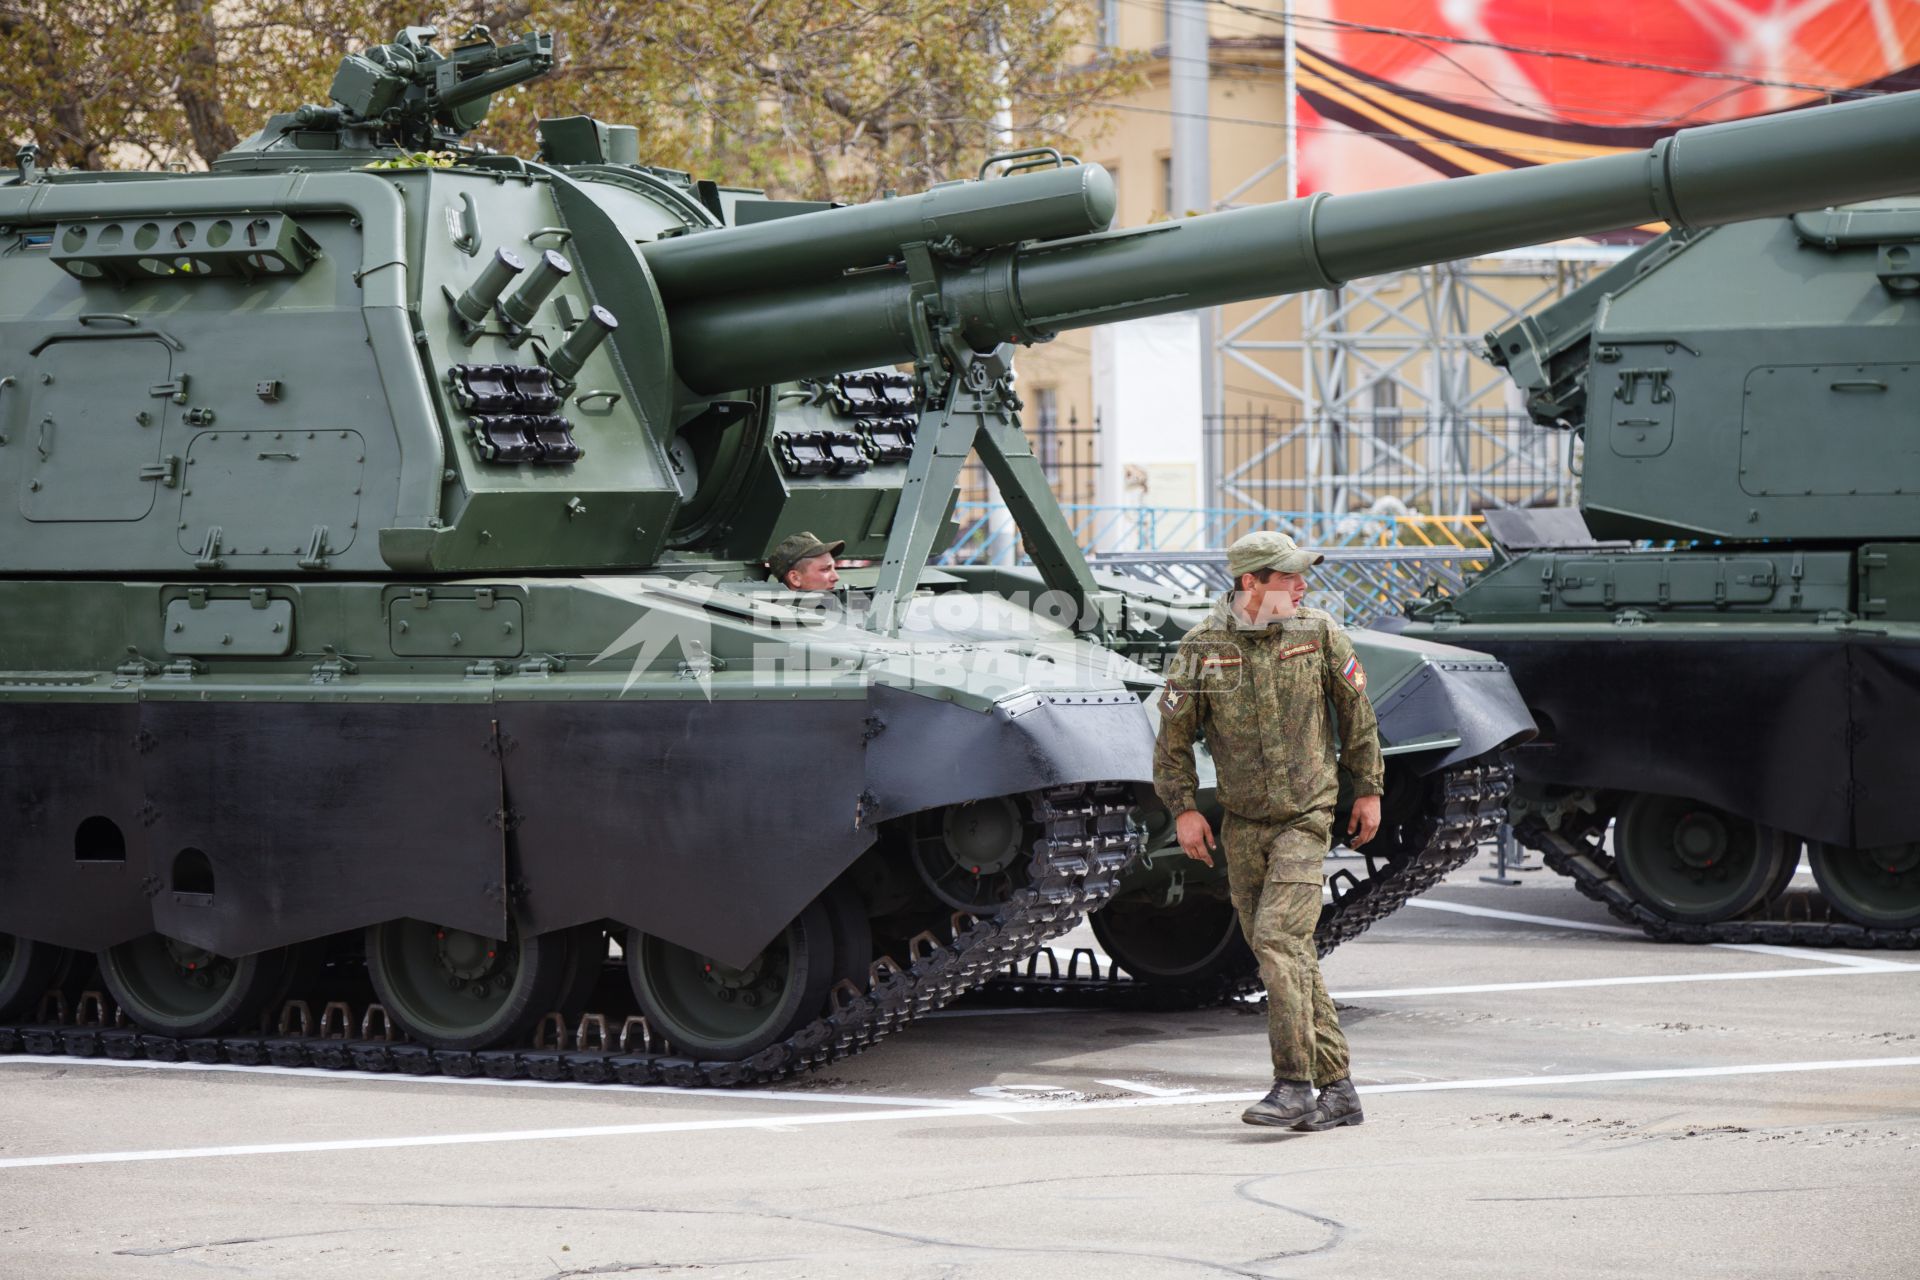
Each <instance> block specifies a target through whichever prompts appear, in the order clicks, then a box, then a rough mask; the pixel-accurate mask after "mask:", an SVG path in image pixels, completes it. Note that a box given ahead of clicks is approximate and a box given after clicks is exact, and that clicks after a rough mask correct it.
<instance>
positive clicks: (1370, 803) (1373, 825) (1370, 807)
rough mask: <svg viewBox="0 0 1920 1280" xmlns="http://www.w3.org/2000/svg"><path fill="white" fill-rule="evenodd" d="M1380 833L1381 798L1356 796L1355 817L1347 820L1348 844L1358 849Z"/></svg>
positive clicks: (1354, 804)
mask: <svg viewBox="0 0 1920 1280" xmlns="http://www.w3.org/2000/svg"><path fill="white" fill-rule="evenodd" d="M1379 831H1380V797H1379V796H1355V797H1354V799H1353V816H1351V817H1349V818H1348V819H1347V844H1348V846H1349V847H1351V848H1354V849H1358V848H1359V847H1360V846H1361V845H1363V844H1365V843H1366V842H1367V841H1369V840H1371V839H1373V837H1374V836H1375V835H1377V834H1379Z"/></svg>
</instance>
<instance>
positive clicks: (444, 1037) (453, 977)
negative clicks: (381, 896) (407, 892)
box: [367, 920, 574, 1049]
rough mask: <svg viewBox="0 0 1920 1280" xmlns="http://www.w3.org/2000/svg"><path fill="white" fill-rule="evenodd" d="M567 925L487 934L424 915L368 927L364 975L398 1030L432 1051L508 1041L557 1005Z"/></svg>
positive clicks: (568, 941)
mask: <svg viewBox="0 0 1920 1280" xmlns="http://www.w3.org/2000/svg"><path fill="white" fill-rule="evenodd" d="M573 951H574V934H573V931H571V930H565V929H562V930H556V931H554V932H553V933H546V934H541V935H540V936H538V937H532V938H526V937H521V936H520V933H519V930H518V929H515V928H512V927H509V928H508V930H507V936H506V937H505V938H489V937H487V936H485V935H484V934H478V933H469V932H467V931H466V930H464V929H450V928H447V927H445V926H442V925H435V924H429V923H427V922H426V921H424V920H389V921H387V922H386V923H385V924H376V925H373V926H372V927H370V928H369V929H368V930H367V976H368V977H370V978H372V979H373V989H374V991H375V992H376V993H378V995H379V997H380V1003H381V1004H382V1005H384V1006H386V1010H387V1013H388V1014H389V1015H391V1016H392V1018H393V1020H394V1022H395V1023H397V1024H398V1025H399V1026H400V1028H401V1029H402V1030H404V1031H405V1032H406V1033H407V1034H408V1035H410V1036H412V1037H413V1038H414V1039H415V1040H418V1041H420V1042H422V1043H423V1044H430V1045H432V1046H434V1047H435V1048H437V1049H485V1048H488V1047H490V1046H494V1045H506V1044H512V1043H515V1042H517V1041H519V1040H520V1039H522V1038H523V1037H524V1036H526V1034H527V1033H528V1032H529V1031H531V1030H533V1026H534V1024H535V1023H537V1022H538V1021H539V1020H540V1019H541V1017H542V1016H544V1015H545V1014H547V1013H549V1012H551V1011H552V1010H553V1009H554V1008H556V1007H557V1005H558V1001H559V998H560V988H561V984H562V983H563V982H564V981H565V980H566V978H567V976H568V970H569V966H570V964H571V961H572V956H573Z"/></svg>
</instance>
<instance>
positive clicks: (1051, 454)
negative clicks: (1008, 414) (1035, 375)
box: [1033, 387, 1060, 480]
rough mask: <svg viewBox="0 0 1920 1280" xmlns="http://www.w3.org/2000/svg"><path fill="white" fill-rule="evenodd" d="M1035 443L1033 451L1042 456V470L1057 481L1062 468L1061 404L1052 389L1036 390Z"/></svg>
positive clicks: (1034, 400)
mask: <svg viewBox="0 0 1920 1280" xmlns="http://www.w3.org/2000/svg"><path fill="white" fill-rule="evenodd" d="M1033 443H1034V450H1033V451H1034V452H1035V453H1036V454H1038V455H1039V456H1040V470H1041V471H1043V472H1045V473H1046V476H1047V479H1049V480H1053V479H1056V478H1057V472H1058V471H1059V468H1060V402H1059V399H1058V397H1057V396H1056V394H1055V392H1054V389H1053V388H1052V387H1036V388H1034V392H1033Z"/></svg>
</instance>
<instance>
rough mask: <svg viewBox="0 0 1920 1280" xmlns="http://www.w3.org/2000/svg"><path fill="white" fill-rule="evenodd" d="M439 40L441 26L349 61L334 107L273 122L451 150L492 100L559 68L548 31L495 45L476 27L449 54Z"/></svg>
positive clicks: (374, 141) (405, 34)
mask: <svg viewBox="0 0 1920 1280" xmlns="http://www.w3.org/2000/svg"><path fill="white" fill-rule="evenodd" d="M439 34H440V32H439V29H438V28H436V27H408V28H406V29H405V30H404V31H402V32H401V33H400V35H399V37H398V38H396V39H395V40H394V41H393V43H391V44H383V45H376V46H375V47H373V48H371V49H368V50H366V51H365V52H363V53H353V54H348V55H347V56H346V57H345V58H343V59H342V60H341V62H340V69H339V70H338V71H337V72H335V73H334V77H333V85H332V86H331V87H330V88H329V89H328V90H327V97H328V98H329V99H330V100H331V101H332V102H333V104H334V105H332V106H325V107H322V106H306V107H302V108H300V109H299V110H298V111H295V112H293V113H292V115H291V116H284V117H283V116H276V117H275V121H276V122H278V121H280V120H285V121H286V122H287V123H286V125H285V126H284V128H285V129H303V130H307V129H310V130H339V131H341V132H343V133H357V134H360V135H362V137H361V139H359V140H358V145H359V146H368V145H372V146H397V147H403V148H406V149H408V150H414V151H426V150H439V149H445V148H449V147H454V146H458V145H459V142H460V139H461V138H463V137H464V136H466V134H467V133H469V132H470V131H472V130H473V129H474V128H475V127H477V126H478V125H479V124H480V122H481V121H482V120H485V119H486V118H487V110H488V108H489V107H491V106H492V105H493V95H494V94H496V93H498V92H500V90H502V89H506V88H510V87H511V86H513V85H516V84H520V83H522V82H524V81H527V80H531V79H533V78H534V77H535V76H539V75H544V74H545V73H546V72H548V71H550V70H552V68H553V36H552V34H551V33H550V32H534V33H529V34H528V35H525V36H522V37H521V38H520V39H518V40H515V41H513V42H512V43H510V44H495V43H494V41H493V37H492V33H491V32H490V31H489V30H488V29H487V28H486V27H484V26H481V25H478V24H476V25H474V26H472V27H470V28H468V29H467V33H466V34H465V35H463V36H462V37H460V39H461V43H460V44H459V45H458V46H457V47H456V48H454V49H453V51H452V52H450V53H444V54H443V53H441V52H440V51H439V50H437V49H435V48H434V47H433V41H434V40H435V39H437V38H438V37H439ZM272 130H273V126H272V125H271V124H270V125H269V126H268V130H267V132H268V133H271V132H272ZM283 131H284V130H283Z"/></svg>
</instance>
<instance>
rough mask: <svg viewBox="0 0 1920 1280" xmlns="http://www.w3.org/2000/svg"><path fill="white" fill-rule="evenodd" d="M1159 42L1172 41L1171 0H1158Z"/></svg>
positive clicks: (1166, 42)
mask: <svg viewBox="0 0 1920 1280" xmlns="http://www.w3.org/2000/svg"><path fill="white" fill-rule="evenodd" d="M1160 42H1161V43H1162V44H1172V43H1173V0H1160Z"/></svg>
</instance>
